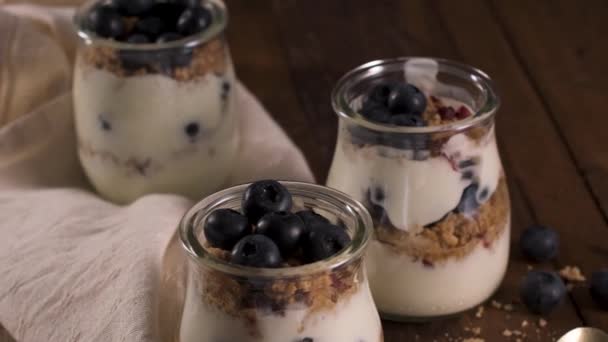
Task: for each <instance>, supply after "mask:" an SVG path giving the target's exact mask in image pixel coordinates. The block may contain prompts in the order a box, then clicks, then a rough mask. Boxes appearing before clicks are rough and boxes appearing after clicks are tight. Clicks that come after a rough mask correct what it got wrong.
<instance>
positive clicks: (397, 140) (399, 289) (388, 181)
mask: <svg viewBox="0 0 608 342" xmlns="http://www.w3.org/2000/svg"><path fill="white" fill-rule="evenodd" d="M393 81H395V82H408V83H410V84H413V85H415V86H416V87H417V88H419V89H420V90H421V91H422V92H423V93H424V94H425V95H426V96H427V98H428V103H429V105H428V106H427V111H428V110H429V108H431V107H430V106H431V105H432V106H435V107H434V108H435V110H437V112H434V113H435V114H434V116H432V117H431V118H434V119H439V118H443V116H435V115H439V114H438V113H440V112H441V111H442V110H443V111H446V110H448V109H449V108H452V109H449V110H453V109H454V108H456V109H457V110H454V112H453V113H452V114H454V113H457V112H459V111H462V112H464V113H468V115H469V116H468V117H467V118H463V119H462V120H453V121H451V122H449V123H445V124H441V123H440V122H439V123H437V124H435V125H426V126H423V127H404V126H395V125H389V124H379V123H374V122H371V121H368V120H366V119H364V117H363V116H362V115H361V114H360V111H361V107H362V101H363V99H364V98H365V96H366V94H367V93H368V92H369V91H370V89H372V87H374V86H375V85H377V84H379V83H381V82H382V83H383V82H393ZM332 101H333V107H334V109H335V111H336V112H337V114H338V116H339V118H340V123H339V133H338V142H337V146H336V151H335V155H334V159H333V163H332V166H331V170H330V173H329V177H328V180H327V185H328V186H330V187H333V188H336V189H338V190H341V191H344V192H345V193H347V194H349V195H350V196H352V197H353V198H355V199H357V200H359V201H361V202H362V203H364V205H365V206H366V207H367V209H368V210H369V211H370V213H371V216H372V219H373V221H374V236H373V238H372V241H371V243H370V253H369V256H368V259H367V261H368V262H367V265H368V276H369V279H370V286H371V289H372V294H373V296H374V300H375V302H376V305H377V306H378V309H379V310H380V312H381V316H382V317H383V318H386V319H392V320H405V321H409V320H428V319H430V318H437V317H442V316H448V315H453V314H457V313H459V312H462V311H465V310H468V309H470V308H473V307H475V306H476V305H478V304H480V303H482V302H483V301H485V300H486V299H487V298H489V297H490V296H491V295H492V293H493V292H494V291H495V290H496V289H497V287H498V286H499V285H500V283H501V281H502V278H503V276H504V273H505V271H506V267H507V262H508V258H509V239H510V205H509V195H508V190H507V184H506V182H505V175H504V172H503V169H502V166H501V161H500V157H499V154H498V150H497V147H496V138H495V130H494V115H495V113H496V110H497V109H498V106H499V99H498V97H497V95H496V93H495V91H494V87H493V85H492V82H491V80H490V79H489V78H488V76H487V75H485V74H484V73H483V72H481V71H479V70H477V69H474V68H471V67H469V66H465V65H461V64H458V63H455V62H451V61H447V60H442V59H432V58H399V59H390V60H380V61H375V62H370V63H367V64H365V65H362V66H360V67H358V68H356V69H354V70H353V71H351V72H349V73H348V74H347V75H346V76H344V77H343V78H342V79H341V80H340V81H339V82H338V84H337V86H336V87H335V89H334V92H333V94H332ZM439 104H441V106H443V107H438V106H439ZM448 105H449V106H448ZM442 108H443V109H442ZM429 113H430V112H429ZM446 113H447V111H446V112H443V114H446ZM426 114H427V112H426V111H425V114H424V115H426ZM446 115H447V114H446ZM429 122H430V121H429Z"/></svg>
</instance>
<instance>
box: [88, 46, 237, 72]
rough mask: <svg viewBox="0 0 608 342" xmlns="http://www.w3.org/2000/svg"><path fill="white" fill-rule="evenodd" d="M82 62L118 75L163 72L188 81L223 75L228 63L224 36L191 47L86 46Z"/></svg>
mask: <svg viewBox="0 0 608 342" xmlns="http://www.w3.org/2000/svg"><path fill="white" fill-rule="evenodd" d="M83 60H84V63H86V64H89V65H92V66H94V67H95V68H98V69H103V70H106V71H108V72H111V73H113V74H115V75H116V76H119V77H129V76H141V75H146V74H163V75H166V76H168V77H171V78H174V79H176V80H178V81H190V80H194V79H198V78H201V77H204V76H205V75H207V74H208V73H214V74H217V75H224V74H225V73H226V70H227V68H228V64H229V63H230V59H229V54H228V51H227V48H226V43H225V41H224V39H223V38H215V39H213V40H210V41H208V42H206V43H203V44H200V45H198V46H196V47H194V48H185V47H183V48H173V49H161V48H159V49H158V50H147V51H139V50H133V51H129V50H124V51H119V50H117V49H114V48H112V47H108V46H95V45H93V46H88V47H86V48H85V49H84V52H83Z"/></svg>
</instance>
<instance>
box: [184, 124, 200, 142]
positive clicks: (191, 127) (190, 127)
mask: <svg viewBox="0 0 608 342" xmlns="http://www.w3.org/2000/svg"><path fill="white" fill-rule="evenodd" d="M200 130H201V129H200V125H199V124H198V122H191V123H189V124H187V125H186V126H185V127H184V132H185V133H186V135H187V136H189V137H190V138H195V137H196V136H197V135H198V133H199V132H200Z"/></svg>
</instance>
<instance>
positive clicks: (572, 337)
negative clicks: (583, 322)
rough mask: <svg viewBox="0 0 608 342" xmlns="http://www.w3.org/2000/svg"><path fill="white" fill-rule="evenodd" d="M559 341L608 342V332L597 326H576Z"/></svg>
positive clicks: (558, 341)
mask: <svg viewBox="0 0 608 342" xmlns="http://www.w3.org/2000/svg"><path fill="white" fill-rule="evenodd" d="M557 342H608V334H606V333H605V332H603V331H601V330H600V329H596V328H576V329H573V330H570V331H569V332H568V333H567V334H566V335H564V336H562V337H561V338H560V339H559V340H557Z"/></svg>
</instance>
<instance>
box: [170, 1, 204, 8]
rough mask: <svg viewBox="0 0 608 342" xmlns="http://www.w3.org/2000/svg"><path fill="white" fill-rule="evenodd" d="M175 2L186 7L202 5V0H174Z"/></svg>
mask: <svg viewBox="0 0 608 342" xmlns="http://www.w3.org/2000/svg"><path fill="white" fill-rule="evenodd" d="M173 2H174V3H176V4H178V5H181V6H184V7H198V6H200V5H201V0H173Z"/></svg>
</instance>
